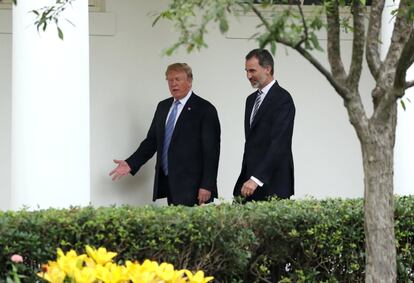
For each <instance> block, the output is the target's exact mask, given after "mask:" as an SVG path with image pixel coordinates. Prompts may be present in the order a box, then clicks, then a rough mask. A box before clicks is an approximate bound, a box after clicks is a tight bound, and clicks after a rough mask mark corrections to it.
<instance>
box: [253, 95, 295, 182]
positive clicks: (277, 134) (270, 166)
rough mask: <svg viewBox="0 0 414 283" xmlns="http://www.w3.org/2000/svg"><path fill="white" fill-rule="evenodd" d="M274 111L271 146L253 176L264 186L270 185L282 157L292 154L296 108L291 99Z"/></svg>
mask: <svg viewBox="0 0 414 283" xmlns="http://www.w3.org/2000/svg"><path fill="white" fill-rule="evenodd" d="M273 111H274V112H275V114H274V115H273V121H272V128H271V133H270V136H271V141H270V145H269V147H268V149H267V151H266V154H265V156H264V159H263V160H262V162H260V165H259V166H258V167H257V168H256V170H255V171H254V174H253V176H254V177H256V178H257V179H259V180H260V181H261V182H263V183H264V184H266V183H269V181H270V179H271V177H272V174H273V172H274V171H275V170H276V169H277V166H278V164H279V162H280V160H281V156H283V155H286V154H290V151H291V142H292V135H293V123H294V119H295V106H294V104H293V101H292V100H291V99H286V100H285V101H284V102H283V103H282V104H280V105H279V106H278V107H277V108H276V109H274V110H273ZM286 151H289V152H286Z"/></svg>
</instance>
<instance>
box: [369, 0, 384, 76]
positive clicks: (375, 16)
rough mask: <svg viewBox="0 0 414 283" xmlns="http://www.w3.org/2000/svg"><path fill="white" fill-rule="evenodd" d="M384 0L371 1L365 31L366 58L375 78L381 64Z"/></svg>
mask: <svg viewBox="0 0 414 283" xmlns="http://www.w3.org/2000/svg"><path fill="white" fill-rule="evenodd" d="M384 2H385V0H377V1H373V3H372V6H371V13H370V16H369V24H368V32H367V45H366V59H367V63H368V67H369V70H370V72H371V74H372V76H373V77H374V79H375V80H377V79H378V76H379V68H380V65H381V60H380V51H379V43H380V30H381V17H382V11H383V10H384Z"/></svg>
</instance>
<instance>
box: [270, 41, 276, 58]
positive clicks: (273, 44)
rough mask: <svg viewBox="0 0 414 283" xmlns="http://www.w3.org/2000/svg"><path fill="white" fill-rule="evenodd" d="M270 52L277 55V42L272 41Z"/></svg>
mask: <svg viewBox="0 0 414 283" xmlns="http://www.w3.org/2000/svg"><path fill="white" fill-rule="evenodd" d="M270 51H271V52H272V54H273V55H275V54H276V42H274V41H272V42H271V43H270Z"/></svg>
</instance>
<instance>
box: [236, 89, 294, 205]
mask: <svg viewBox="0 0 414 283" xmlns="http://www.w3.org/2000/svg"><path fill="white" fill-rule="evenodd" d="M255 99H256V92H254V93H252V94H251V95H249V96H248V97H247V100H246V111H245V118H244V128H245V138H246V141H245V145H244V155H243V162H242V169H241V173H240V176H239V178H238V180H237V182H236V185H235V188H234V192H233V194H234V196H239V195H240V192H241V187H242V185H243V183H244V182H246V181H247V180H248V179H250V177H251V176H254V177H256V178H257V179H259V180H260V181H262V182H263V183H264V185H263V187H257V189H256V191H255V192H254V193H253V195H252V196H250V197H248V198H247V200H265V199H267V198H268V197H270V196H278V197H280V198H289V197H290V196H291V195H293V193H294V175H293V156H292V149H291V148H292V134H293V122H294V118H295V105H294V104H293V100H292V97H291V96H290V94H289V93H288V92H287V91H286V90H285V89H283V88H282V87H280V86H279V84H278V83H277V82H276V83H275V84H274V85H273V86H272V87H271V88H270V90H269V92H268V93H267V94H266V97H265V99H264V100H263V102H262V104H261V105H260V108H259V110H258V112H257V114H256V116H255V118H254V120H253V123H252V125H251V126H250V115H251V113H252V109H253V105H254V101H255Z"/></svg>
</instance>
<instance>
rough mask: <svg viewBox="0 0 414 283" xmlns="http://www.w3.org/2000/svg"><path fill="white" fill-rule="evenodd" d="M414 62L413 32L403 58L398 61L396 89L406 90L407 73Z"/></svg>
mask: <svg viewBox="0 0 414 283" xmlns="http://www.w3.org/2000/svg"><path fill="white" fill-rule="evenodd" d="M413 61H414V30H413V29H412V30H411V36H410V38H409V39H408V42H407V43H406V44H405V46H404V49H403V50H402V53H401V57H400V59H399V61H398V65H397V70H396V72H395V82H394V87H395V88H405V85H406V82H405V79H406V73H407V70H408V68H410V66H411V65H412V64H413Z"/></svg>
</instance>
